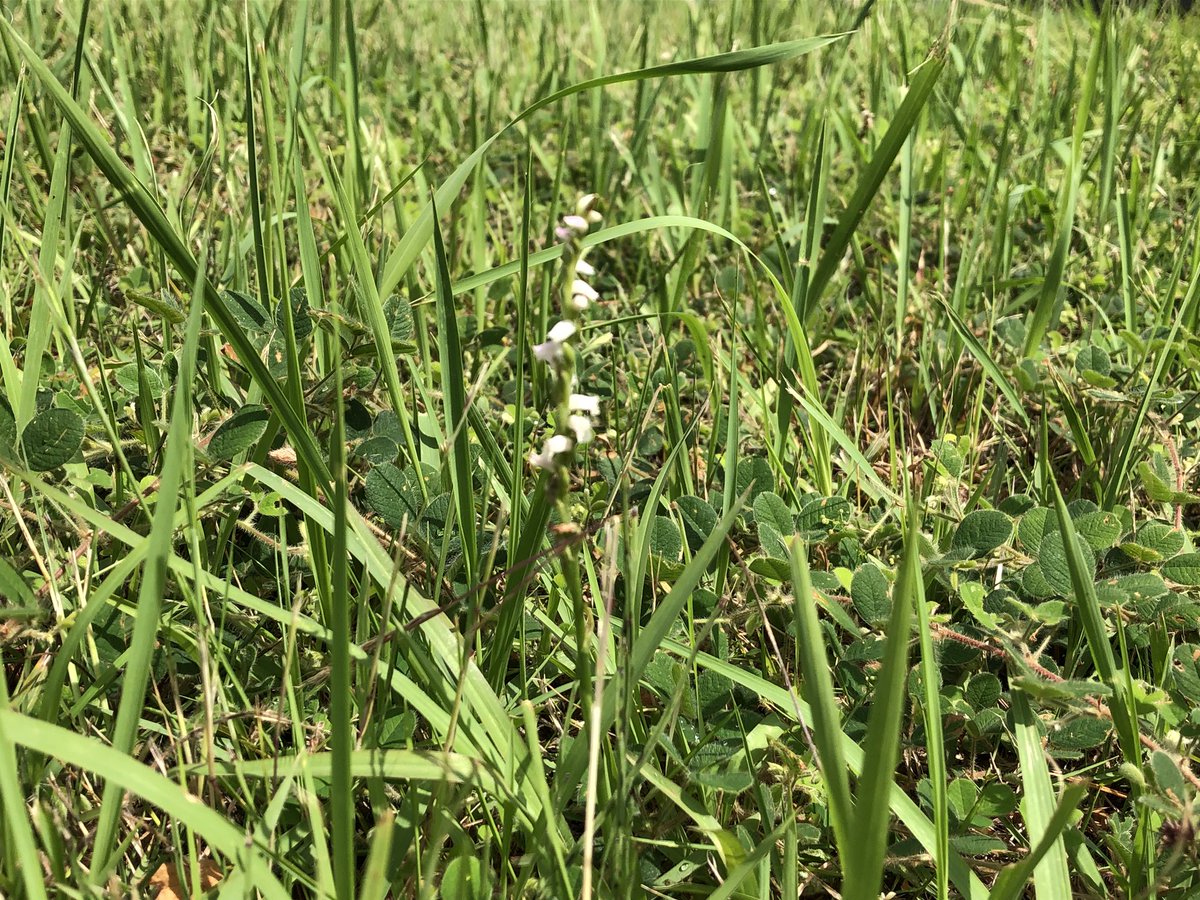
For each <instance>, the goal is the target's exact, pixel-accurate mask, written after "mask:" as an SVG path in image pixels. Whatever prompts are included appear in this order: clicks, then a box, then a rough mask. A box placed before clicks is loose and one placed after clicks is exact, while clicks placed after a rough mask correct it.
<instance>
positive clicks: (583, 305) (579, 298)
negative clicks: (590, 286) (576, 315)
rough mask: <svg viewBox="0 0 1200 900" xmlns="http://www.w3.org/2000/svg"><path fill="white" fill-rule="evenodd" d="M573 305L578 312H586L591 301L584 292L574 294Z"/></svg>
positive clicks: (572, 296) (572, 297)
mask: <svg viewBox="0 0 1200 900" xmlns="http://www.w3.org/2000/svg"><path fill="white" fill-rule="evenodd" d="M571 305H572V306H573V307H575V311H576V312H584V311H585V310H587V308H588V307H589V306H590V305H591V301H590V300H588V298H587V297H585V296H583V294H572V295H571Z"/></svg>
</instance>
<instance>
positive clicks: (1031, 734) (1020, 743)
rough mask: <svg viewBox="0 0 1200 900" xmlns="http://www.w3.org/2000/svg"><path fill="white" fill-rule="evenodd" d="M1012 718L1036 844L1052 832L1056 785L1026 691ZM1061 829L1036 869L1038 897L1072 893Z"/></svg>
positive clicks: (1051, 899) (1016, 698)
mask: <svg viewBox="0 0 1200 900" xmlns="http://www.w3.org/2000/svg"><path fill="white" fill-rule="evenodd" d="M1012 718H1013V727H1014V731H1015V735H1016V744H1017V756H1018V757H1019V758H1020V763H1021V785H1022V787H1023V789H1024V795H1025V796H1024V799H1023V801H1022V809H1021V814H1022V816H1023V817H1024V819H1025V827H1026V828H1027V829H1028V831H1029V843H1030V845H1031V846H1037V845H1039V844H1041V843H1042V840H1043V838H1045V837H1049V836H1050V835H1051V833H1052V829H1051V824H1052V821H1053V817H1054V806H1055V804H1054V788H1053V786H1052V785H1051V783H1050V770H1049V768H1048V767H1047V765H1046V751H1045V750H1044V749H1043V747H1042V734H1041V731H1040V730H1039V729H1038V720H1037V716H1035V715H1034V712H1033V709H1032V707H1030V705H1029V700H1028V698H1027V697H1026V696H1025V693H1024V692H1023V691H1020V690H1016V691H1013V696H1012ZM1059 831H1060V833H1059V834H1058V835H1057V836H1055V837H1054V838H1053V843H1052V844H1051V846H1050V848H1049V849H1048V850H1045V851H1043V857H1042V860H1041V862H1039V863H1037V865H1036V867H1035V868H1034V879H1033V887H1034V892H1035V894H1036V896H1037V898H1038V900H1060V898H1062V897H1070V896H1071V873H1070V868H1069V866H1068V863H1067V849H1066V846H1065V845H1064V844H1063V839H1062V834H1061V829H1059Z"/></svg>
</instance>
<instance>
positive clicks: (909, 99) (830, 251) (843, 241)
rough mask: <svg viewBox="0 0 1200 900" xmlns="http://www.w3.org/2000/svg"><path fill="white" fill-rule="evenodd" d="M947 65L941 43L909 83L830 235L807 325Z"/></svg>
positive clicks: (813, 283)
mask: <svg viewBox="0 0 1200 900" xmlns="http://www.w3.org/2000/svg"><path fill="white" fill-rule="evenodd" d="M945 65H946V47H945V44H944V43H942V42H941V41H939V42H938V43H937V44H935V45H934V47H933V50H931V51H930V54H929V58H928V59H927V60H925V62H924V64H922V66H921V69H920V71H919V72H917V74H916V77H914V78H913V80H912V82H911V83H910V84H909V86H908V93H907V94H906V95H905V97H904V100H903V102H902V103H901V104H900V108H899V109H898V110H896V115H895V117H894V118H893V119H892V123H891V124H890V125H889V126H888V130H887V132H886V133H885V134H884V136H883V138H882V140H880V142H879V147H878V148H877V149H876V150H875V154H874V155H873V156H872V157H871V161H870V163H868V164H867V167H866V169H865V170H864V171H863V173H862V175H861V176H860V177H859V180H858V184H857V186H856V187H855V189H854V193H853V194H852V195H851V197H850V201H849V202H848V203H847V204H846V209H845V210H844V211H843V212H842V215H841V218H840V219H838V223H837V227H835V228H834V230H833V234H831V235H830V236H829V240H828V242H827V243H826V244H825V250H824V251H823V253H822V254H821V261H820V262H819V263H817V267H816V269H815V271H814V272H813V275H812V279H811V280H810V281H809V283H808V291H807V293H806V294H805V296H804V307H803V309H802V310H801V311H800V319H801V321H802V322H804V323H805V324H806V325H807V324H811V323H812V320H813V318H814V317H815V315H816V311H817V307H818V304H819V303H820V302H821V296H822V295H823V294H824V293H825V289H826V288H827V287H828V286H829V282H830V280H831V279H832V278H833V274H834V272H836V271H837V268H838V266H839V265H841V262H842V256H843V255H844V254H845V252H846V248H847V247H849V246H850V239H851V238H853V237H854V232H855V231H856V230H857V228H858V223H859V222H861V221H862V217H863V216H864V215H865V214H866V212H867V208H868V207H869V206H870V205H871V201H872V200H873V199H874V197H875V194H876V193H878V191H879V186H880V185H881V184H883V179H884V178H885V177H886V176H887V173H888V170H889V169H891V167H892V163H893V162H895V160H896V155H897V154H898V153H899V152H900V148H901V147H903V146H904V142H905V141H906V140H907V139H908V135H909V132H911V131H912V130H913V128H915V127H916V124H917V119H919V118H920V116H921V111H922V110H923V109H924V108H925V104H926V103H927V102H928V101H929V98H930V96H931V95H932V94H933V88H934V85H936V84H937V80H938V76H940V75H941V74H942V69H943V68H944V67H945Z"/></svg>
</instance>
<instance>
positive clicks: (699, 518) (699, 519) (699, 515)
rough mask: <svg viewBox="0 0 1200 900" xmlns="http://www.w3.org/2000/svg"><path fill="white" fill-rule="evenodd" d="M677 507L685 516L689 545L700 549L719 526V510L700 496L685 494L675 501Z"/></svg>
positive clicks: (684, 522)
mask: <svg viewBox="0 0 1200 900" xmlns="http://www.w3.org/2000/svg"><path fill="white" fill-rule="evenodd" d="M675 507H676V508H677V509H678V510H679V515H680V516H681V517H682V518H683V530H684V534H685V535H686V537H687V542H688V546H689V547H691V548H692V549H693V550H696V549H698V548H699V547H700V546H701V545H702V544H703V543H704V541H705V540H706V539H707V538H708V536H709V535H710V534H712V530H713V529H714V528H716V527H717V522H718V520H719V519H720V517H719V516H718V515H717V511H716V510H715V509H713V508H712V507H711V506H709V504H708V503H707V502H706V501H704V500H702V499H701V498H699V497H693V496H685V497H680V498H679V499H678V500H676V501H675Z"/></svg>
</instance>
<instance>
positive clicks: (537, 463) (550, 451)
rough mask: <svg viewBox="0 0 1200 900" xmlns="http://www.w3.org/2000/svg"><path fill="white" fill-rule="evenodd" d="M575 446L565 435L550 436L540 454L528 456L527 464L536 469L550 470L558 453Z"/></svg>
mask: <svg viewBox="0 0 1200 900" xmlns="http://www.w3.org/2000/svg"><path fill="white" fill-rule="evenodd" d="M574 446H575V442H574V441H573V440H571V438H570V437H568V436H567V435H565V434H552V435H551V436H550V437H549V438H547V439H546V443H545V444H544V445H543V446H542V452H541V453H531V454H529V463H530V465H532V466H533V467H534V468H536V469H552V468H554V466H555V463H556V460H555V457H557V456H558V455H559V454H560V453H566V452H567V451H568V450H570V449H571V448H573V447H574Z"/></svg>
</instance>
